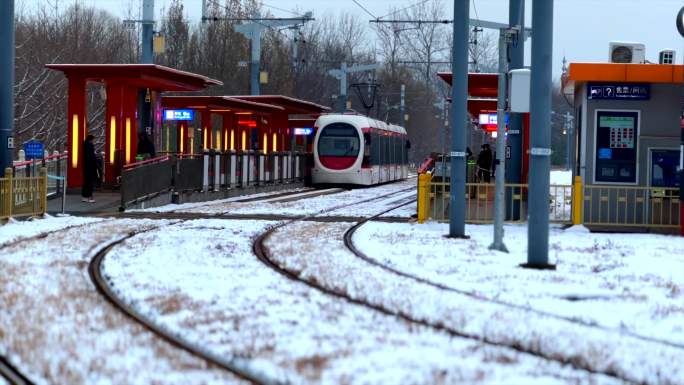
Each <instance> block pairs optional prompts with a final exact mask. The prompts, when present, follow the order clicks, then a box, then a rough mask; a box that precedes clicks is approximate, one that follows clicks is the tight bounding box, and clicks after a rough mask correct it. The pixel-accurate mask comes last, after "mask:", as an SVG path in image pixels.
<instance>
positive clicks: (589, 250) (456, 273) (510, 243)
mask: <svg viewBox="0 0 684 385" xmlns="http://www.w3.org/2000/svg"><path fill="white" fill-rule="evenodd" d="M492 230H493V228H492V226H484V225H479V226H477V225H473V226H467V233H468V234H469V235H470V236H471V239H469V240H466V241H456V240H453V239H447V238H444V237H443V234H446V233H447V232H448V226H447V225H440V224H434V223H430V224H426V225H415V224H386V223H368V224H366V225H364V226H362V227H361V228H360V229H359V230H358V232H357V233H356V234H355V236H354V242H355V244H356V245H357V246H358V247H359V248H360V249H361V250H362V251H364V252H365V253H366V254H367V255H370V256H374V257H375V258H376V260H377V261H379V262H381V263H383V264H386V265H389V266H392V267H394V268H396V269H398V270H400V271H403V272H407V273H411V274H414V275H417V276H420V277H423V278H426V279H428V280H431V281H434V282H439V283H442V284H444V285H447V286H450V287H454V288H457V289H460V290H465V291H468V292H472V293H475V294H477V295H480V296H483V297H486V298H492V299H497V300H499V301H504V302H508V303H512V304H517V305H521V306H530V307H532V308H534V309H539V310H543V311H546V312H552V313H554V314H559V315H562V316H566V317H573V318H576V319H580V320H583V321H585V322H588V323H595V324H598V325H603V326H606V327H610V328H615V329H620V330H623V331H628V332H631V333H636V334H640V335H644V336H649V337H653V338H658V339H662V340H665V341H673V342H676V343H680V344H682V345H683V346H684V286H682V285H684V238H682V237H675V236H667V235H657V234H629V235H626V234H592V233H588V232H587V231H586V229H585V228H583V227H580V226H577V227H572V228H570V229H568V230H565V231H564V230H562V229H560V228H558V227H553V228H552V229H551V233H550V257H551V258H552V262H553V263H555V264H556V265H557V271H556V272H553V273H549V272H539V271H534V270H527V269H522V268H520V267H518V264H520V263H524V262H526V258H527V254H526V252H527V226H524V225H511V226H506V227H505V243H506V245H507V247H508V249H509V250H510V254H505V253H500V252H492V251H490V250H488V248H487V246H488V245H490V244H491V243H492ZM683 354H684V351H683Z"/></svg>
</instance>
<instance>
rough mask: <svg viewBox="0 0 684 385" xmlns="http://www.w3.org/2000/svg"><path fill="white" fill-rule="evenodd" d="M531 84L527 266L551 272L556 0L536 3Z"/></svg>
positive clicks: (533, 15)
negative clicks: (552, 65) (554, 25)
mask: <svg viewBox="0 0 684 385" xmlns="http://www.w3.org/2000/svg"><path fill="white" fill-rule="evenodd" d="M532 31H534V32H533V33H534V36H533V38H532V79H531V85H530V88H531V90H530V118H531V120H530V181H529V194H528V198H527V205H528V207H529V210H530V212H529V225H528V233H527V264H526V265H524V266H525V267H532V268H541V269H549V268H555V266H552V265H549V179H550V171H551V170H550V168H551V148H550V147H551V86H552V83H551V64H552V63H551V61H552V54H553V0H547V1H535V2H533V3H532Z"/></svg>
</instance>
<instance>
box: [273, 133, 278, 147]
mask: <svg viewBox="0 0 684 385" xmlns="http://www.w3.org/2000/svg"><path fill="white" fill-rule="evenodd" d="M276 151H278V134H276V133H275V132H274V133H273V152H276Z"/></svg>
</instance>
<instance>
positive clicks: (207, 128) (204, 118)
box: [200, 109, 213, 150]
mask: <svg viewBox="0 0 684 385" xmlns="http://www.w3.org/2000/svg"><path fill="white" fill-rule="evenodd" d="M200 127H201V128H202V150H208V149H210V148H212V145H211V137H212V135H211V133H212V130H213V128H212V127H211V112H210V111H209V110H208V109H203V110H202V111H201V113H200Z"/></svg>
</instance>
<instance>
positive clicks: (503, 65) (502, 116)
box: [489, 29, 508, 253]
mask: <svg viewBox="0 0 684 385" xmlns="http://www.w3.org/2000/svg"><path fill="white" fill-rule="evenodd" d="M506 35H507V31H506V30H505V29H501V30H500V31H499V89H498V93H497V95H498V98H497V102H496V122H497V130H496V159H495V160H494V162H495V164H496V175H495V176H494V178H495V182H496V188H495V197H494V241H493V242H492V244H491V245H490V246H489V248H490V249H491V250H499V251H503V252H506V253H507V252H508V249H507V248H506V245H505V244H504V241H503V235H504V229H503V222H504V215H505V211H506V202H505V201H504V187H505V186H504V174H505V170H506V156H505V154H504V153H505V151H506V150H505V146H506V93H507V91H506V81H507V79H506V78H507V76H508V68H507V67H508V65H507V64H508V63H507V61H508V42H507V36H506Z"/></svg>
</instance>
